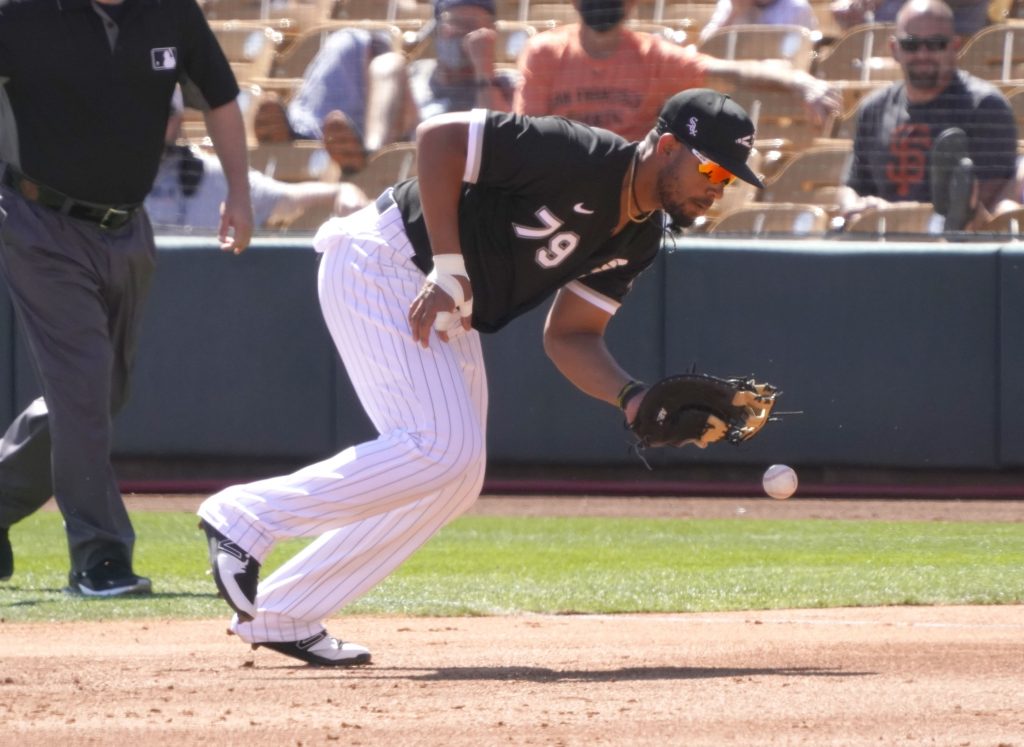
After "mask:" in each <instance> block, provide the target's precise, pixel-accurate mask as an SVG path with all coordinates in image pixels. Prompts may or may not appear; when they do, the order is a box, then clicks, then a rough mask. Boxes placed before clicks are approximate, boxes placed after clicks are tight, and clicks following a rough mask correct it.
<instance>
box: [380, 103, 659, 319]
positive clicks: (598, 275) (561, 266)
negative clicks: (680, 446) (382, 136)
mask: <svg viewBox="0 0 1024 747" xmlns="http://www.w3.org/2000/svg"><path fill="white" fill-rule="evenodd" d="M636 149H637V144H636V143H631V142H628V141H626V140H624V139H623V138H621V137H619V136H618V135H616V134H614V133H611V132H609V131H607V130H602V129H597V128H592V127H588V126H587V125H583V124H580V123H578V122H573V121H570V120H568V119H563V118H561V117H526V116H518V115H514V114H508V113H504V112H490V111H486V110H483V109H475V110H473V113H472V121H471V124H470V135H469V148H468V153H467V163H466V178H465V182H464V185H463V191H462V197H461V199H460V202H459V236H460V239H461V242H462V253H463V255H464V256H465V258H466V270H467V271H468V272H469V277H470V281H471V283H472V286H473V326H474V327H475V328H476V329H478V330H480V331H481V332H494V331H496V330H498V329H500V328H501V327H503V326H504V325H506V324H507V323H508V322H509V321H511V320H512V319H514V318H515V317H517V316H519V315H520V314H523V313H524V312H526V311H528V310H530V309H532V308H533V307H535V306H537V305H538V304H539V303H541V302H542V301H544V299H546V298H548V297H549V296H551V295H552V294H553V293H554V292H555V291H556V290H558V289H559V288H561V287H562V286H564V285H566V284H568V283H573V282H576V281H578V282H579V283H580V284H581V285H580V286H578V287H577V290H578V291H579V292H580V293H581V294H582V295H583V296H584V297H586V298H588V299H589V300H591V301H592V302H594V303H596V304H597V305H600V306H601V307H602V308H607V309H608V310H609V311H611V312H614V310H615V309H616V308H617V307H618V304H619V302H620V301H621V299H622V298H623V297H624V296H625V295H626V293H628V292H629V288H630V286H631V285H632V283H633V279H634V278H635V277H636V276H637V275H638V274H639V273H640V272H641V271H642V270H644V269H645V268H646V267H648V266H649V265H650V264H651V263H652V262H653V261H654V258H655V256H657V253H658V249H659V247H660V245H661V235H662V230H661V214H660V213H655V214H654V216H652V217H651V218H650V219H649V220H646V221H644V222H642V223H629V224H627V225H626V227H625V228H624V229H623V230H622V231H621V232H619V234H617V235H616V236H612V235H611V233H612V231H613V230H614V228H615V226H616V225H618V222H619V196H620V194H621V192H620V190H621V187H622V181H623V179H624V178H625V175H626V172H627V171H628V170H629V167H630V161H631V159H632V158H633V156H634V153H635V152H636ZM421 180H423V181H425V182H426V184H429V175H428V174H423V175H421ZM419 189H420V180H418V179H415V178H414V179H410V180H407V181H405V182H402V183H400V184H398V185H397V186H396V187H395V191H394V196H395V201H396V202H397V203H398V205H399V208H400V209H401V211H402V218H403V221H404V222H405V225H406V232H407V233H408V235H409V240H410V241H411V242H412V245H413V247H414V248H415V250H416V264H417V265H418V266H419V267H420V269H422V270H423V271H424V272H429V270H430V269H431V268H432V267H433V260H432V258H431V257H432V252H431V249H430V241H429V239H428V238H427V229H426V226H425V224H424V221H423V213H422V209H421V207H420V200H419Z"/></svg>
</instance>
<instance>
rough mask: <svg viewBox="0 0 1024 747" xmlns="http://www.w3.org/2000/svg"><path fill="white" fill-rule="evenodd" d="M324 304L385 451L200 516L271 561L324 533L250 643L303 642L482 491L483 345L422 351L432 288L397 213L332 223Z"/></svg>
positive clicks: (229, 497)
mask: <svg viewBox="0 0 1024 747" xmlns="http://www.w3.org/2000/svg"><path fill="white" fill-rule="evenodd" d="M314 245H315V246H316V248H317V250H318V251H321V252H323V258H322V261H321V264H320V272H319V292H320V305H321V308H322V310H323V314H324V319H325V320H326V322H327V327H328V329H329V330H330V333H331V337H332V338H333V340H334V344H335V346H336V347H337V348H338V352H339V353H340V355H341V358H342V361H343V362H344V364H345V368H346V370H347V371H348V375H349V378H350V379H351V381H352V384H353V387H354V388H355V391H356V394H357V395H358V396H359V400H360V402H361V403H362V405H363V407H364V408H365V409H366V412H367V414H368V415H369V417H370V420H371V421H372V422H373V424H374V426H375V427H376V428H377V431H378V432H379V434H380V435H379V437H378V438H377V439H376V440H374V441H369V442H367V443H362V444H359V445H357V446H353V447H350V448H348V449H345V450H344V451H342V452H341V453H340V454H338V455H336V456H333V457H331V458H329V459H326V460H324V461H322V462H319V463H317V464H313V465H310V466H308V467H305V468H303V469H301V470H299V471H298V472H295V473H294V474H291V475H287V476H284V477H275V478H271V479H267V480H260V481H258V482H254V483H250V484H247V485H238V486H234V487H230V488H227V489H226V490H223V491H221V492H220V493H217V494H216V495H213V496H211V497H210V498H209V499H207V500H206V501H205V502H204V503H203V505H202V506H201V507H200V509H199V515H200V516H201V517H202V518H204V519H205V520H206V521H207V522H209V523H210V524H211V525H212V526H214V527H216V528H217V529H218V530H219V531H221V532H222V533H224V534H225V535H226V536H227V537H229V538H231V539H232V540H234V541H235V542H236V543H237V544H238V545H240V546H241V547H242V548H243V549H244V550H246V551H247V552H248V553H250V554H251V555H253V556H254V557H255V558H256V559H257V560H258V561H260V562H261V563H262V562H263V561H264V559H265V558H266V557H267V554H268V553H269V552H270V550H271V548H272V547H273V545H274V544H275V543H276V542H278V541H279V540H283V539H286V538H291V537H316V539H315V540H314V541H313V542H312V543H311V544H310V545H308V546H307V547H306V548H305V549H303V550H302V551H301V552H300V553H298V554H297V555H295V556H294V557H293V558H291V559H290V560H288V561H287V562H286V563H285V564H284V565H282V566H281V567H280V568H279V569H278V570H277V571H275V572H274V573H273V574H271V575H270V576H268V577H267V578H265V579H263V580H262V581H261V583H260V585H259V591H258V594H257V598H256V608H257V610H258V613H257V616H256V618H255V619H254V620H253V621H252V622H248V623H238V621H237V618H236V619H235V621H234V622H233V623H232V627H233V629H234V630H235V632H236V633H238V634H239V636H241V638H242V639H243V640H246V641H249V642H263V641H296V640H301V639H304V638H308V637H309V636H311V635H314V634H316V633H318V632H320V631H321V630H323V629H324V627H323V622H322V621H323V619H324V618H325V617H327V616H329V615H331V614H333V613H334V612H336V611H337V610H339V609H340V608H341V607H343V606H344V605H346V604H348V603H350V602H352V601H353V600H355V599H356V598H358V597H359V596H360V595H362V594H363V593H365V592H366V591H368V590H369V589H370V588H372V587H373V586H374V585H376V584H377V583H378V582H380V581H381V580H382V579H384V578H385V577H386V576H387V575H388V574H390V573H391V572H392V571H393V570H394V569H395V568H397V567H398V566H399V565H400V564H401V563H402V562H403V561H404V560H405V559H406V558H408V557H409V555H411V554H412V553H413V552H414V551H415V550H416V549H417V548H418V547H420V546H421V545H422V544H423V543H424V542H426V541H427V540H428V539H429V538H430V537H432V536H433V535H434V534H435V533H436V532H437V531H438V530H439V529H440V528H441V527H442V526H444V525H445V524H446V523H447V522H449V521H451V520H452V519H454V518H455V517H457V516H458V515H459V514H461V513H462V512H463V511H465V510H466V509H467V508H469V506H471V505H472V504H473V502H474V501H475V500H476V498H477V496H478V495H479V494H480V490H481V488H482V487H483V477H484V462H485V445H484V440H485V426H486V422H487V381H486V375H485V372H484V365H483V355H482V352H481V348H480V337H479V334H478V333H477V332H475V331H472V332H468V333H462V334H456V335H454V337H453V339H452V340H451V341H450V342H449V343H447V344H446V343H443V342H441V341H440V340H438V339H437V338H436V335H435V336H434V337H432V338H431V344H430V348H429V349H423V348H422V347H421V346H420V345H418V344H416V343H414V342H413V341H412V337H411V332H410V330H409V323H408V321H407V313H408V309H409V304H410V303H411V302H412V299H413V298H414V297H415V295H416V294H417V293H418V292H419V290H420V288H421V287H422V285H423V281H424V276H423V273H422V272H421V271H420V270H419V269H418V268H417V267H416V266H415V265H414V264H413V262H412V257H413V249H412V246H411V245H410V244H409V240H408V237H407V236H406V235H405V229H404V226H403V224H402V222H401V217H400V215H399V211H398V209H397V208H396V207H394V206H392V207H390V208H389V209H388V210H386V211H384V212H383V213H382V214H378V211H377V208H376V207H375V206H374V205H372V204H371V205H370V206H368V207H366V208H364V209H363V210H360V211H359V212H357V213H355V214H353V215H351V216H348V217H346V218H335V219H332V220H330V221H328V222H327V223H326V224H324V226H323V227H321V229H320V231H319V232H318V233H317V235H316V238H315V239H314Z"/></svg>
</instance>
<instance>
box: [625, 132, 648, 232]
mask: <svg viewBox="0 0 1024 747" xmlns="http://www.w3.org/2000/svg"><path fill="white" fill-rule="evenodd" d="M638 160H640V148H637V149H636V150H635V151H633V160H632V161H631V162H630V164H629V199H627V200H626V217H627V218H629V220H630V222H632V223H643V222H644V221H645V220H647V219H648V218H650V217H651V213H653V212H654V211H653V210H649V211H647V212H646V213H640V214H639V215H636V216H634V215H633V205H636V209H637V210H640V200H638V199H637V198H636V164H637V161H638Z"/></svg>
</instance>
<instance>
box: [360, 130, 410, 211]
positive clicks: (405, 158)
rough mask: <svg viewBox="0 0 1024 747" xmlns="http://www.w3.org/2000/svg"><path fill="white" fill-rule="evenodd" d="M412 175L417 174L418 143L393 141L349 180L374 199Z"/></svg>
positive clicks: (375, 154)
mask: <svg viewBox="0 0 1024 747" xmlns="http://www.w3.org/2000/svg"><path fill="white" fill-rule="evenodd" d="M410 176H416V144H415V143H412V142H408V143H392V144H391V145H386V146H384V147H383V148H381V149H380V150H378V151H377V152H376V153H374V154H373V155H372V156H370V160H369V162H368V163H367V164H366V168H365V169H363V170H362V171H360V172H359V173H358V174H356V175H355V176H353V177H352V178H351V179H350V180H349V181H351V182H352V183H353V184H355V185H356V186H357V187H359V188H360V189H362V190H363V192H365V193H366V196H367V197H369V198H370V199H371V200H374V199H376V198H377V195H379V194H380V193H381V192H383V191H384V190H385V189H387V188H388V187H390V186H391V185H392V184H394V183H395V182H398V181H401V180H402V179H406V178H408V177H410Z"/></svg>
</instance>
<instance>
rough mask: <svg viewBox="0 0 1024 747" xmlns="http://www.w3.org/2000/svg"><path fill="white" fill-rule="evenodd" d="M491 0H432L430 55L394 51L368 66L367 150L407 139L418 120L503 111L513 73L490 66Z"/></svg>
mask: <svg viewBox="0 0 1024 747" xmlns="http://www.w3.org/2000/svg"><path fill="white" fill-rule="evenodd" d="M496 14H497V11H496V9H495V4H494V0H435V2H434V23H433V28H432V30H431V32H430V33H431V34H432V36H433V43H434V57H423V58H420V59H416V60H413V61H412V62H408V61H407V60H406V58H405V57H404V56H403V55H401V54H398V53H391V54H384V55H381V56H380V57H377V58H375V59H374V60H373V62H372V63H371V64H370V79H371V87H370V93H369V100H368V103H367V112H366V142H367V146H368V147H369V148H370V150H371V151H372V150H375V149H376V148H379V147H381V146H383V145H386V144H388V143H392V142H396V141H402V140H410V139H412V134H413V131H414V130H415V128H416V125H418V124H419V123H420V122H422V121H424V120H426V119H429V118H430V117H432V116H434V115H436V114H443V113H446V112H454V111H467V110H469V109H473V108H475V107H480V108H485V109H494V110H498V111H508V110H509V109H510V108H511V107H512V96H513V93H514V90H515V85H516V81H517V79H518V75H517V74H516V72H515V71H514V70H497V69H495V64H494V60H495V44H496V43H497V32H495V30H494V22H495V19H496Z"/></svg>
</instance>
